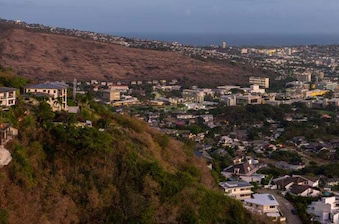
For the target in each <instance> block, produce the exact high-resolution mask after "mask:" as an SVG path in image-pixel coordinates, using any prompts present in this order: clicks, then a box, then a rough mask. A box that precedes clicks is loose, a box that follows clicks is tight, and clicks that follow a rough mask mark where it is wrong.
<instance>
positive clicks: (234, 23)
mask: <svg viewBox="0 0 339 224" xmlns="http://www.w3.org/2000/svg"><path fill="white" fill-rule="evenodd" d="M0 17H1V18H6V19H14V20H23V21H26V22H30V23H41V24H46V25H52V26H59V27H66V28H78V29H82V30H91V31H97V32H105V33H129V32H131V33H138V32H139V33H205V34H206V33H232V34H237V33H272V34H275V33H277V34H280V33H290V34H299V33H316V34H339V25H338V24H339V0H0Z"/></svg>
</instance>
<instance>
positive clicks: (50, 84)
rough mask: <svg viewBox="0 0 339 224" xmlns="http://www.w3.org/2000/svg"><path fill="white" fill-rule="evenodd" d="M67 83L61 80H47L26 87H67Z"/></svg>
mask: <svg viewBox="0 0 339 224" xmlns="http://www.w3.org/2000/svg"><path fill="white" fill-rule="evenodd" d="M67 87H68V86H67V85H66V84H65V83H61V82H45V83H39V84H33V85H29V86H27V87H26V89H60V90H61V89H67Z"/></svg>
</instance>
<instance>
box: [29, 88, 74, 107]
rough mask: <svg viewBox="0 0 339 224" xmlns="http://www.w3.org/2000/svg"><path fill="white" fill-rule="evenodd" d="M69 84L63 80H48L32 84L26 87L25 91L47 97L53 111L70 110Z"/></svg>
mask: <svg viewBox="0 0 339 224" xmlns="http://www.w3.org/2000/svg"><path fill="white" fill-rule="evenodd" d="M67 87H68V86H67V85H66V84H65V83H61V82H46V83H40V84H35V85H30V86H27V87H26V88H25V93H27V94H31V95H34V96H38V97H39V96H40V97H46V98H47V100H46V102H47V103H48V104H49V105H50V106H51V108H52V110H53V111H61V110H66V111H67V110H68V107H67Z"/></svg>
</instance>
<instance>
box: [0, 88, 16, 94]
mask: <svg viewBox="0 0 339 224" xmlns="http://www.w3.org/2000/svg"><path fill="white" fill-rule="evenodd" d="M15 90H16V89H15V88H9V87H0V93H6V92H12V91H15Z"/></svg>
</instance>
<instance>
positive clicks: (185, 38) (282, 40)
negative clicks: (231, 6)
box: [112, 33, 339, 47]
mask: <svg viewBox="0 0 339 224" xmlns="http://www.w3.org/2000/svg"><path fill="white" fill-rule="evenodd" d="M112 34H113V33H112ZM114 35H121V36H125V37H129V38H139V39H146V40H159V41H166V42H179V43H182V44H187V45H193V46H210V45H221V43H222V42H223V41H225V42H227V44H228V45H230V46H246V47H248V46H265V47H267V46H298V45H332V44H339V34H171V33H168V34H166V33H114Z"/></svg>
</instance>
